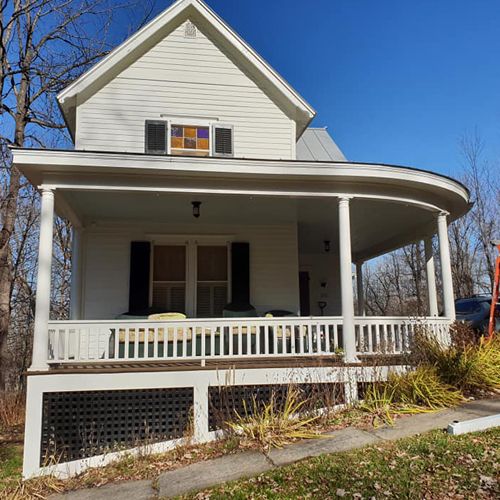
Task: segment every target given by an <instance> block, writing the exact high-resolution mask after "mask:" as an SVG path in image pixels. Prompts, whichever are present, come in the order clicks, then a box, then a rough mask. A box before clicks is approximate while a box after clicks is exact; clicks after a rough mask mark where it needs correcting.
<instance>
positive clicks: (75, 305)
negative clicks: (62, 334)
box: [69, 226, 82, 319]
mask: <svg viewBox="0 0 500 500" xmlns="http://www.w3.org/2000/svg"><path fill="white" fill-rule="evenodd" d="M70 299H71V300H70V306H69V318H70V319H82V311H81V307H82V230H81V229H80V228H78V227H75V226H73V239H72V241H71V290H70Z"/></svg>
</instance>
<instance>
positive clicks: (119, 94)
mask: <svg viewBox="0 0 500 500" xmlns="http://www.w3.org/2000/svg"><path fill="white" fill-rule="evenodd" d="M160 115H165V116H170V115H174V116H175V115H177V116H178V115H185V116H186V115H187V116H193V117H198V118H199V119H200V118H203V117H210V118H211V117H214V118H218V120H219V122H220V123H225V124H232V125H234V154H235V156H236V157H247V158H272V159H276V158H283V159H291V158H294V156H295V135H294V132H295V122H293V120H291V119H290V118H289V117H287V116H286V115H285V114H284V113H283V111H282V110H281V109H280V108H279V107H278V106H277V105H276V104H275V103H274V102H273V101H272V100H271V99H270V98H269V97H268V96H267V95H266V94H265V93H264V92H263V91H262V90H261V89H260V88H259V87H258V86H257V85H256V84H255V82H254V81H253V80H251V79H250V78H249V77H248V76H247V75H246V74H245V73H244V72H243V71H242V70H241V69H240V68H239V67H237V66H236V65H235V64H234V63H233V62H232V61H231V60H230V59H229V58H228V57H227V56H226V55H225V54H224V53H223V52H221V50H219V48H218V47H217V46H216V45H215V44H214V43H213V42H212V41H211V40H210V39H209V38H207V37H206V36H205V35H204V34H202V33H201V31H199V30H198V36H197V38H185V37H184V25H181V26H179V27H178V28H177V29H176V30H174V31H173V32H172V33H171V34H170V35H168V36H167V37H166V38H164V39H163V40H162V41H161V42H159V43H158V44H157V45H156V46H154V47H153V48H152V49H150V50H149V51H148V52H147V53H146V54H144V55H143V56H142V57H140V58H139V59H138V60H136V61H135V62H134V63H132V64H131V65H130V66H129V67H128V68H127V69H125V70H124V71H123V72H122V73H120V74H119V75H118V76H117V77H116V78H115V79H113V80H112V81H111V82H110V83H108V84H107V85H105V86H104V87H103V88H102V89H101V90H100V91H98V92H97V93H96V94H94V95H93V96H92V97H91V98H89V99H88V100H87V101H86V102H84V103H82V104H80V105H79V106H78V107H77V130H76V147H77V149H86V150H97V151H123V152H135V153H142V152H144V122H145V120H147V119H156V120H158V119H160Z"/></svg>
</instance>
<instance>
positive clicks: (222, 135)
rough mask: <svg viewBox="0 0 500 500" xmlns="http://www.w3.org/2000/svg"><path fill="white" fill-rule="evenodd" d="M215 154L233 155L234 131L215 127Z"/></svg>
mask: <svg viewBox="0 0 500 500" xmlns="http://www.w3.org/2000/svg"><path fill="white" fill-rule="evenodd" d="M214 132H215V133H214V136H215V147H214V150H215V154H216V155H220V156H232V155H233V129H232V128H229V127H214Z"/></svg>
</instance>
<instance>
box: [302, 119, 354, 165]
mask: <svg viewBox="0 0 500 500" xmlns="http://www.w3.org/2000/svg"><path fill="white" fill-rule="evenodd" d="M297 160H304V161H347V159H346V157H345V156H344V153H342V151H341V150H340V148H339V147H338V146H337V144H335V141H334V140H333V139H332V137H331V136H330V134H329V133H328V131H327V129H326V127H325V128H308V129H306V130H305V132H304V133H303V134H302V136H301V137H300V139H299V140H298V141H297Z"/></svg>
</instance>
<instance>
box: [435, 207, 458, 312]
mask: <svg viewBox="0 0 500 500" xmlns="http://www.w3.org/2000/svg"><path fill="white" fill-rule="evenodd" d="M447 217H448V212H441V213H440V214H439V215H438V223H437V226H438V236H439V257H440V259H441V276H442V281H443V303H444V315H445V316H446V317H447V318H449V319H451V320H454V319H455V300H454V296H453V279H452V275H451V259H450V243H449V240H448V223H447Z"/></svg>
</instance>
